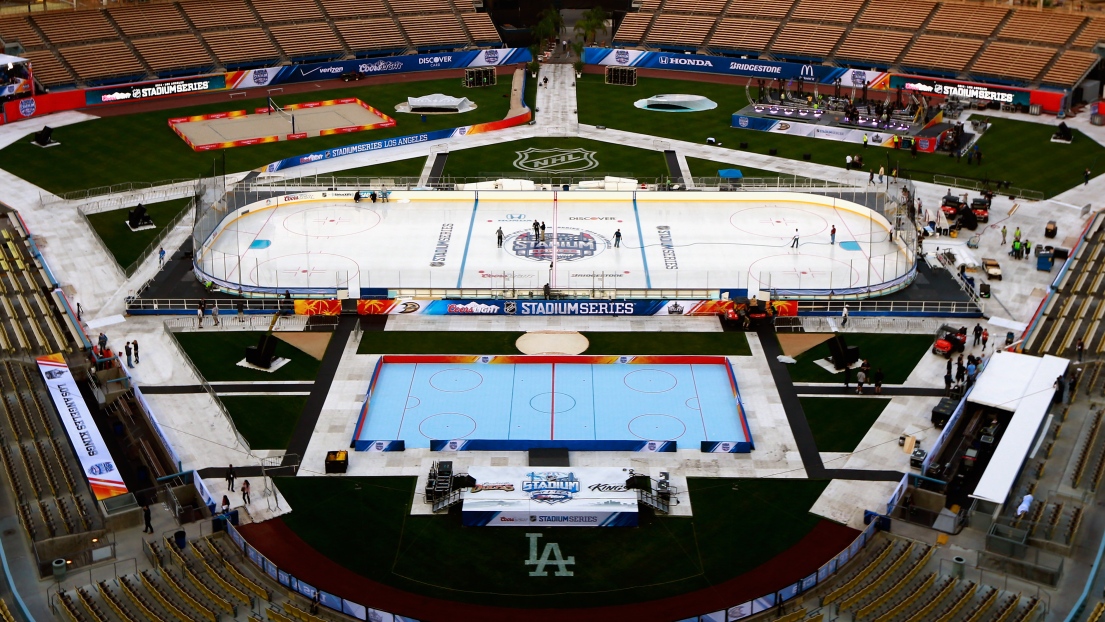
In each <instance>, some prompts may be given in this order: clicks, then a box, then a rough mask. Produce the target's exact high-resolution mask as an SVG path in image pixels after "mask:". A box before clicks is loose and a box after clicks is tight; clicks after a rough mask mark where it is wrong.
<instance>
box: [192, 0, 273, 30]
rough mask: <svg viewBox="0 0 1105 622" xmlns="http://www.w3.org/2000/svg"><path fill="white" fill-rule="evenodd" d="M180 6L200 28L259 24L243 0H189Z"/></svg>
mask: <svg viewBox="0 0 1105 622" xmlns="http://www.w3.org/2000/svg"><path fill="white" fill-rule="evenodd" d="M180 8H181V9H183V10H184V13H185V14H187V15H188V19H190V20H192V23H193V24H195V25H196V28H199V29H200V30H207V29H214V28H231V27H234V26H257V20H256V19H255V18H254V17H253V13H250V11H249V7H247V6H246V3H245V2H243V0H188V1H187V2H181V3H180Z"/></svg>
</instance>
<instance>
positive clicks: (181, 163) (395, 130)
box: [0, 79, 510, 193]
mask: <svg viewBox="0 0 1105 622" xmlns="http://www.w3.org/2000/svg"><path fill="white" fill-rule="evenodd" d="M429 93H444V94H446V95H453V96H457V97H467V98H468V99H470V100H471V101H473V102H475V103H476V105H477V108H476V110H473V111H472V112H468V113H464V114H460V115H427V117H426V122H425V123H423V122H421V120H420V119H419V117H418V116H417V115H409V114H392V113H393V112H394V110H395V104H398V103H400V102H403V101H405V100H406V98H407V97H408V96H417V95H426V94H429ZM509 93H510V80H509V79H508V80H502V81H500V82H499V83H498V84H497V85H496V86H491V87H485V88H479V89H466V88H463V87H461V85H460V80H457V79H448V80H431V81H425V82H402V83H396V84H383V85H374V86H355V87H348V88H338V89H333V90H326V91H315V92H308V93H300V94H296V95H287V96H283V97H276V98H275V100H276V102H277V103H278V104H280V105H285V104H291V103H296V102H306V101H318V100H320V99H338V98H342V97H359V98H361V100H362V101H364V102H365V103H368V104H370V105H372V106H375V107H376V108H377V109H379V110H381V111H383V112H385V113H389V114H392V116H393V117H394V118H395V120H396V126H395V127H391V128H384V129H378V130H371V131H368V132H359V133H356V134H339V135H334V136H322V137H317V138H310V139H307V140H293V141H283V142H278V143H268V144H263V145H252V146H248V147H237V148H234V149H225V150H223V152H222V153H212V152H202V153H200V152H195V151H192V149H191V147H189V146H188V145H187V144H185V143H184V141H183V140H181V139H180V138H178V137H177V136H176V134H174V133H173V132H172V130H170V129H169V125H168V122H167V120H168V119H169V118H171V117H181V116H191V115H200V114H205V113H212V112H222V111H229V110H241V109H247V110H252V109H253V108H256V107H259V106H263V105H264V101H263V100H261V99H250V100H245V101H230V100H229V99H228V100H227V101H225V102H223V103H219V104H208V105H203V106H190V107H187V108H177V109H173V110H160V111H155V112H145V113H140V114H133V115H125V116H118V117H105V118H101V119H96V120H93V121H85V122H83V123H77V124H75V125H66V126H64V127H59V128H56V129H55V130H54V134H53V137H54V139H56V140H57V141H58V142H60V143H61V145H60V146H57V147H53V148H51V149H40V148H38V147H34V146H32V145H31V144H30V137H29V136H28V137H27V138H26V139H24V140H20V141H18V142H16V143H14V144H12V145H10V146H8V147H6V148H4V149H2V150H0V168H3V169H4V170H7V171H8V172H10V173H13V174H15V175H17V176H19V177H22V178H23V179H26V180H27V181H29V182H31V183H33V184H35V185H37V186H40V187H42V188H45V189H46V190H49V191H50V192H55V193H58V192H66V191H70V190H78V189H83V188H92V187H97V186H105V185H109V184H115V183H121V182H127V181H145V182H153V181H162V180H168V179H174V178H195V177H198V176H201V175H210V174H211V170H212V164H213V163H214V162H215V161H216V160H219V166H220V168H221V166H222V163H221V159H222V157H223V156H224V155H225V157H226V170H227V171H229V172H235V171H244V170H248V169H254V168H257V167H260V166H262V165H265V164H268V163H270V162H273V161H276V160H279V159H281V158H286V157H291V156H294V155H299V154H303V153H309V152H311V151H317V150H320V149H327V148H330V147H337V146H340V145H351V144H355V143H360V142H365V141H370V140H379V139H381V138H390V137H393V136H405V135H407V134H416V133H419V132H427V131H430V130H437V129H444V128H451V127H457V126H461V125H471V124H473V123H481V122H485V121H494V120H497V119H502V118H503V117H504V116H506V113H507V110H508V108H509V103H508V100H507V97H506V96H508V95H509ZM59 171H64V174H59Z"/></svg>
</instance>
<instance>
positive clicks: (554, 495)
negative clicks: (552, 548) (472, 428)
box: [461, 466, 637, 527]
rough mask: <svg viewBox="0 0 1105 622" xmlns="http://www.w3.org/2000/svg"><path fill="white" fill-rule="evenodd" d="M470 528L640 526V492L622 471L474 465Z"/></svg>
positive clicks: (467, 501)
mask: <svg viewBox="0 0 1105 622" xmlns="http://www.w3.org/2000/svg"><path fill="white" fill-rule="evenodd" d="M468 475H470V476H471V477H472V478H473V479H475V480H476V484H475V486H472V487H471V488H470V489H469V491H468V492H467V493H465V495H464V504H463V505H462V506H461V510H462V512H461V516H462V520H463V522H464V525H465V526H466V527H635V526H636V525H637V491H636V490H635V489H632V488H629V487H628V486H626V483H627V482H626V480H627V479H628V477H629V476H628V475H627V472H626V471H624V470H622V469H620V468H617V467H582V468H572V469H568V468H564V469H560V470H557V469H555V468H553V469H540V468H538V469H534V468H530V467H484V466H471V467H469V468H468Z"/></svg>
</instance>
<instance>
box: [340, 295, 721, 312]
mask: <svg viewBox="0 0 1105 622" xmlns="http://www.w3.org/2000/svg"><path fill="white" fill-rule="evenodd" d="M732 306H733V302H732V301H730V300H471V299H458V300H452V299H450V300H422V299H412V300H371V301H366V304H364V305H361V306H359V307H358V311H359V312H361V313H363V314H365V315H383V314H393V315H408V314H412V313H415V314H421V315H717V314H720V313H725V312H726V311H727V310H729V309H730V308H732Z"/></svg>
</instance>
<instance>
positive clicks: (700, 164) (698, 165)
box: [687, 158, 809, 180]
mask: <svg viewBox="0 0 1105 622" xmlns="http://www.w3.org/2000/svg"><path fill="white" fill-rule="evenodd" d="M687 166H689V167H690V168H691V176H692V177H717V172H718V171H720V170H721V169H726V168H735V169H737V170H739V171H740V172H741V174H742V175H744V176H745V177H782V178H785V179H803V180H804V179H809V178H808V177H801V176H799V175H788V174H786V173H779V172H777V171H769V170H765V169H762V168H754V167H751V166H744V165H743V164H730V163H728V162H714V161H713V160H703V159H701V158H687Z"/></svg>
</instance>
